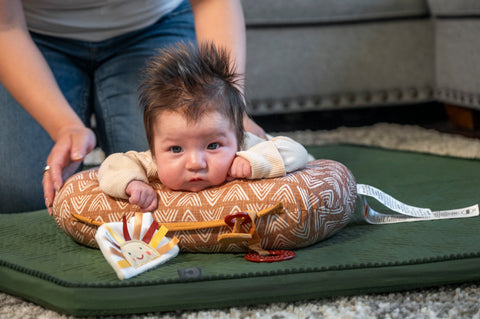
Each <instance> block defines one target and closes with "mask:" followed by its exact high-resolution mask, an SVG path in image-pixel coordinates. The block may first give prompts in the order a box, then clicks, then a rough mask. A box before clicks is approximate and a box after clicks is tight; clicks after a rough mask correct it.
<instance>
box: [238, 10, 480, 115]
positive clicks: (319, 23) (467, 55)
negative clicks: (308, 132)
mask: <svg viewBox="0 0 480 319" xmlns="http://www.w3.org/2000/svg"><path fill="white" fill-rule="evenodd" d="M242 3H243V7H244V13H245V19H246V24H247V55H248V57H247V72H246V96H247V100H248V105H249V108H250V113H251V114H252V115H265V114H272V113H289V112H303V111H320V110H335V109H348V108H358V107H368V106H389V105H400V104H401V105H405V104H414V103H415V104H421V103H426V102H432V101H438V102H442V103H448V104H454V105H458V106H465V107H468V108H471V109H480V19H479V18H480V1H478V0H428V1H427V0H360V1H359V0H242Z"/></svg>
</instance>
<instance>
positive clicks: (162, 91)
mask: <svg viewBox="0 0 480 319" xmlns="http://www.w3.org/2000/svg"><path fill="white" fill-rule="evenodd" d="M241 80H243V77H242V76H241V75H240V74H238V73H236V72H235V68H234V65H232V62H231V58H230V55H229V54H228V51H227V50H226V49H224V48H220V47H216V46H215V45H214V44H212V43H201V44H200V45H199V46H198V47H197V46H195V45H194V44H192V43H183V42H180V43H178V44H176V45H174V46H169V47H167V48H164V49H161V50H159V51H158V54H157V55H156V56H155V57H153V58H152V59H151V60H150V61H149V63H148V65H147V68H146V69H145V80H144V81H143V82H142V84H141V85H140V105H141V106H142V107H143V108H144V116H143V119H144V123H145V131H146V134H147V140H148V144H149V146H150V150H151V151H152V155H154V154H155V147H154V133H153V132H154V127H155V123H156V119H157V117H158V115H159V114H160V113H161V112H163V111H174V112H182V113H183V115H184V116H185V118H186V119H187V122H188V121H193V122H196V121H198V120H199V119H200V118H201V117H202V116H203V115H204V114H205V113H208V112H212V111H216V112H219V113H220V114H222V115H223V116H224V117H225V118H226V119H227V120H228V121H229V122H230V124H231V125H232V127H233V128H234V129H235V133H236V137H237V141H238V145H239V147H240V146H241V145H242V143H243V137H244V127H243V116H244V113H245V110H246V107H245V101H244V98H243V95H242V93H241V91H240V90H239V85H240V84H239V81H241Z"/></svg>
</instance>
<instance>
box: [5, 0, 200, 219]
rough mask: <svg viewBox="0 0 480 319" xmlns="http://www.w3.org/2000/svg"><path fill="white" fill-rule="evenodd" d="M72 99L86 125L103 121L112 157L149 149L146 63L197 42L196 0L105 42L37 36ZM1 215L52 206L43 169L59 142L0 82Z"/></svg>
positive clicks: (103, 138) (100, 132) (100, 128)
mask: <svg viewBox="0 0 480 319" xmlns="http://www.w3.org/2000/svg"><path fill="white" fill-rule="evenodd" d="M32 37H33V39H34V41H35V43H36V45H37V46H38V47H39V49H40V51H41V52H42V53H43V55H44V57H45V59H46V60H47V62H48V64H49V65H50V68H51V69H52V71H53V74H54V76H55V78H56V80H57V82H58V85H59V86H60V89H61V90H62V92H63V94H64V95H65V97H66V98H67V100H68V102H69V103H70V105H71V106H72V108H73V109H74V110H75V112H76V113H77V114H78V115H79V116H80V118H81V119H82V121H83V122H84V123H85V125H87V126H90V119H91V116H92V114H94V115H95V119H96V128H95V131H96V134H97V137H98V143H99V145H100V147H101V148H102V149H103V150H104V152H105V153H106V154H107V155H109V154H111V153H115V152H126V151H129V150H137V151H144V150H147V149H148V143H147V141H146V137H145V130H144V125H143V115H142V112H141V109H140V107H139V106H138V94H137V93H138V91H137V90H138V85H139V83H140V80H141V69H142V68H143V67H144V65H145V62H146V60H147V59H149V58H150V57H151V56H152V55H154V54H155V52H156V50H157V49H158V48H161V47H165V46H167V45H169V44H172V43H174V42H177V41H185V42H187V41H194V40H195V30H194V24H193V14H192V12H191V8H190V4H189V2H188V1H187V0H185V1H184V3H182V4H181V5H180V6H179V7H178V8H177V9H175V10H174V11H173V12H171V13H170V14H169V15H167V16H166V17H163V18H162V19H160V20H159V21H158V22H157V23H155V24H154V25H152V26H150V27H147V28H145V29H143V30H140V31H135V32H131V33H128V34H124V35H121V36H118V37H115V38H112V39H108V40H105V41H100V42H85V41H78V40H70V39H63V38H56V37H50V36H44V35H39V34H32ZM0 138H1V147H0V213H13V212H22V211H32V210H39V209H44V208H45V201H44V198H43V188H42V183H41V182H42V173H43V167H44V166H45V163H46V159H47V156H48V154H49V153H50V150H51V149H52V147H53V141H52V139H51V138H50V136H49V135H48V134H47V133H46V132H45V131H44V130H43V129H42V127H41V126H40V125H39V124H38V123H37V122H36V121H35V120H34V119H33V118H32V117H31V116H30V115H29V114H28V113H27V112H25V110H24V109H23V108H22V107H21V106H20V105H19V104H18V103H17V102H16V101H15V100H14V99H13V98H12V97H11V95H10V94H9V93H8V92H7V91H6V89H5V88H4V87H3V86H2V85H1V84H0Z"/></svg>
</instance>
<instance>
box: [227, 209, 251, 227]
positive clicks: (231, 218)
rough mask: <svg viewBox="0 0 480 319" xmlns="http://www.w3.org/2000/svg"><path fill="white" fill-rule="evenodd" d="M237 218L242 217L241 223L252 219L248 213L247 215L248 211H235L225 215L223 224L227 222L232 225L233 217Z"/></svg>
mask: <svg viewBox="0 0 480 319" xmlns="http://www.w3.org/2000/svg"><path fill="white" fill-rule="evenodd" d="M237 218H243V222H242V225H243V224H245V223H247V222H250V221H252V219H251V218H250V215H248V213H245V212H238V213H235V214H230V215H227V216H225V224H227V225H228V226H230V227H233V225H235V219H237Z"/></svg>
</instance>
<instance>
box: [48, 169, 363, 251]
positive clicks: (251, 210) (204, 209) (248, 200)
mask: <svg viewBox="0 0 480 319" xmlns="http://www.w3.org/2000/svg"><path fill="white" fill-rule="evenodd" d="M97 174H98V169H91V170H87V171H82V172H79V173H77V174H75V175H73V176H72V177H70V178H69V179H68V180H67V181H66V182H65V184H64V186H63V187H62V189H61V190H60V191H59V192H58V193H57V195H56V197H55V201H54V204H53V216H54V218H55V220H56V222H57V224H58V226H59V227H60V228H61V229H62V230H63V231H64V232H65V233H66V234H67V235H68V236H70V237H71V238H73V239H74V240H75V241H77V242H78V243H81V244H83V245H87V246H90V247H98V245H97V243H96V241H95V233H96V231H97V228H98V227H99V225H101V224H103V223H110V222H121V221H122V219H123V217H124V216H125V217H126V218H127V219H128V218H130V217H133V216H134V215H135V213H136V212H138V206H136V205H132V204H130V203H129V202H128V200H124V199H119V198H113V197H110V196H108V195H106V194H105V193H103V192H102V191H101V190H100V187H99V184H98V180H97ZM150 183H151V185H152V186H153V187H154V189H155V190H156V191H157V193H158V208H157V209H156V210H155V211H153V212H152V215H153V219H154V220H155V221H156V222H158V224H159V225H165V226H166V227H167V229H168V233H167V236H169V237H171V238H173V237H176V238H178V240H179V242H178V245H179V247H180V250H181V251H184V252H245V251H248V250H251V249H252V242H253V243H254V240H253V239H255V238H256V240H257V246H258V244H259V245H260V246H261V248H262V249H266V250H275V249H288V250H291V249H296V248H300V247H305V246H309V245H312V244H314V243H317V242H319V241H321V240H323V239H325V238H327V237H329V236H332V235H333V234H335V233H336V232H338V231H339V230H341V229H342V228H343V227H344V226H345V225H346V224H347V223H348V222H349V220H350V218H351V216H352V214H353V212H354V209H355V201H356V195H357V194H356V182H355V179H354V177H353V175H352V173H351V172H350V170H349V169H348V168H346V167H345V166H344V165H342V164H341V163H338V162H335V161H331V160H316V161H312V162H310V163H308V164H307V167H306V168H305V169H303V170H299V171H295V172H293V173H289V174H287V175H286V176H283V177H278V178H272V179H261V180H235V181H232V182H228V183H225V184H223V185H220V186H217V187H212V188H208V189H205V190H203V191H200V192H196V193H194V192H182V191H172V190H169V189H167V188H166V187H165V186H163V185H162V184H161V183H160V182H159V181H158V180H151V181H150ZM242 214H243V215H242ZM247 215H248V216H247ZM242 216H245V217H246V218H245V219H244V218H243V217H242ZM237 221H239V222H238V223H237ZM240 221H241V222H240ZM242 223H243V224H242ZM252 234H253V237H254V238H253V239H252ZM237 235H238V236H237ZM242 236H243V237H245V238H244V240H241V238H242Z"/></svg>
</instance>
